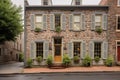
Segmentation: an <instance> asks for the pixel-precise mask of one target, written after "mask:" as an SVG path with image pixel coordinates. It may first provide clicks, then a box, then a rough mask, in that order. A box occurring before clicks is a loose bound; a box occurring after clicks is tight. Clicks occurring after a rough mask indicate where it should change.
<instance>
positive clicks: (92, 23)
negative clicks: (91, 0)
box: [91, 14, 95, 30]
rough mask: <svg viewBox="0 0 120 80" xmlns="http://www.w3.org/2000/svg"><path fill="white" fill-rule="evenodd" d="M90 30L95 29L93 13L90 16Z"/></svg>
mask: <svg viewBox="0 0 120 80" xmlns="http://www.w3.org/2000/svg"><path fill="white" fill-rule="evenodd" d="M91 30H95V14H92V17H91Z"/></svg>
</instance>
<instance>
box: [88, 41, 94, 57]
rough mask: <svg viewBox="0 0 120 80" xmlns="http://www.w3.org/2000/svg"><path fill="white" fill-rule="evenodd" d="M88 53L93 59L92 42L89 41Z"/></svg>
mask: <svg viewBox="0 0 120 80" xmlns="http://www.w3.org/2000/svg"><path fill="white" fill-rule="evenodd" d="M89 54H90V57H91V58H92V59H94V42H93V41H90V43H89Z"/></svg>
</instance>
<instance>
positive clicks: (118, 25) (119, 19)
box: [117, 16, 120, 30]
mask: <svg viewBox="0 0 120 80" xmlns="http://www.w3.org/2000/svg"><path fill="white" fill-rule="evenodd" d="M117 30H120V16H117Z"/></svg>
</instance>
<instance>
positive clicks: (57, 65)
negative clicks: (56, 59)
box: [51, 63, 64, 69]
mask: <svg viewBox="0 0 120 80" xmlns="http://www.w3.org/2000/svg"><path fill="white" fill-rule="evenodd" d="M51 69H64V67H63V65H62V63H54V64H53V65H52V67H51Z"/></svg>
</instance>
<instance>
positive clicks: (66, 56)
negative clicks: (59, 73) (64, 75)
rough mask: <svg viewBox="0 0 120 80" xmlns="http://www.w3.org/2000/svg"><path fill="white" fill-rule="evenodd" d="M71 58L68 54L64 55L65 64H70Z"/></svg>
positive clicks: (66, 65) (65, 65)
mask: <svg viewBox="0 0 120 80" xmlns="http://www.w3.org/2000/svg"><path fill="white" fill-rule="evenodd" d="M70 63H71V60H70V58H69V56H68V55H67V54H64V55H63V66H64V67H68V66H70Z"/></svg>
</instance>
